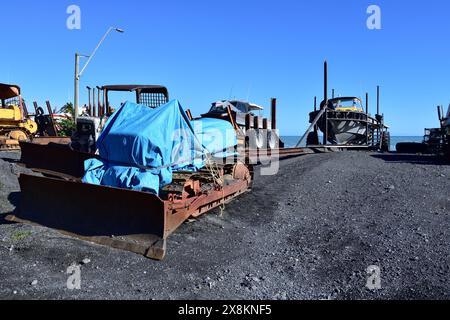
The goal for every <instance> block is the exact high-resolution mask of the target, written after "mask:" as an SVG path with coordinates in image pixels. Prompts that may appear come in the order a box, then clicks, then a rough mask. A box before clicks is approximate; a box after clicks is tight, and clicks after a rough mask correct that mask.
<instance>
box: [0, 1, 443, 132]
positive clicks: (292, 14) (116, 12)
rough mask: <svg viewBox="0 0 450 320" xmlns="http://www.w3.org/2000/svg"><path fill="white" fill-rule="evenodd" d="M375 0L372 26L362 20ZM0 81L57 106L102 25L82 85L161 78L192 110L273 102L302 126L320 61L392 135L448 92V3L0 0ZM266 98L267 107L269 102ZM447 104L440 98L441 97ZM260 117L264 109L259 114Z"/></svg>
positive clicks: (289, 124) (286, 127)
mask: <svg viewBox="0 0 450 320" xmlns="http://www.w3.org/2000/svg"><path fill="white" fill-rule="evenodd" d="M71 4H76V5H79V6H80V8H81V13H82V16H81V30H68V29H67V28H66V20H67V18H68V14H66V9H67V7H68V6H69V5H71ZM371 4H376V5H379V6H380V8H381V10H382V16H381V18H382V30H369V29H367V27H366V20H367V18H368V16H369V15H368V14H367V13H366V10H367V7H368V6H369V5H371ZM1 10H2V13H3V15H5V14H6V16H8V17H15V18H14V19H13V22H11V23H2V27H1V30H2V32H1V34H2V42H3V45H2V50H0V82H10V83H17V84H19V85H21V87H22V90H23V96H24V97H25V99H27V100H29V101H33V100H37V101H39V102H40V104H44V101H45V100H50V101H51V102H52V104H53V105H55V106H61V105H62V104H64V103H65V102H66V101H71V100H72V99H73V73H74V53H75V52H80V53H85V54H89V53H90V52H91V51H92V49H93V48H94V47H95V45H96V44H97V42H98V40H99V39H100V38H101V36H102V35H103V34H104V32H105V31H106V30H107V29H108V27H110V26H117V27H120V28H123V29H125V33H124V34H111V35H110V37H109V38H108V39H107V40H106V41H105V43H104V44H103V46H102V47H101V48H100V50H99V51H98V53H97V55H96V57H95V58H94V59H93V61H92V63H91V64H90V65H89V67H88V68H87V69H86V72H85V74H84V76H83V78H82V80H81V84H80V87H81V90H80V91H81V94H82V96H81V102H86V101H87V97H86V96H87V93H86V90H85V89H84V88H85V86H86V85H91V86H93V85H104V84H116V83H141V84H162V85H165V86H167V87H168V88H169V91H170V93H171V97H172V98H177V99H179V100H180V102H181V103H182V105H183V106H184V107H185V108H190V109H191V110H192V111H193V113H194V114H195V115H199V114H200V113H202V112H205V111H207V110H208V109H209V107H210V103H211V102H213V101H215V100H219V99H227V98H238V99H247V98H248V99H249V100H250V101H252V102H254V103H258V104H261V105H263V106H267V107H268V105H269V101H270V98H271V97H277V98H278V101H279V111H278V118H279V127H280V130H281V133H282V134H283V135H300V134H301V133H303V131H304V130H305V129H306V127H307V121H308V113H309V112H310V111H311V109H312V106H313V97H314V96H315V95H317V96H319V97H322V91H323V90H322V64H323V60H325V59H327V60H328V61H329V68H330V69H329V72H330V84H329V85H330V88H336V92H337V94H340V95H357V96H363V95H364V94H365V92H366V91H368V92H369V93H370V95H371V97H372V104H371V105H372V111H374V107H375V104H374V102H375V100H374V98H375V92H376V86H377V85H380V86H381V88H382V111H383V112H384V113H385V115H386V120H387V122H388V124H390V125H391V127H392V133H393V134H394V135H422V134H423V129H424V128H425V127H435V126H436V125H437V116H436V111H435V106H436V105H438V104H444V105H445V106H447V105H448V103H449V102H450V85H449V82H450V61H449V52H450V41H449V40H448V35H449V34H450V33H449V31H450V19H449V16H450V2H448V1H446V0H442V1H438V0H428V1H404V0H395V1H392V0H391V1H380V0H373V1H364V0H346V1H345V0H342V1H332V0H315V1H300V0H295V1H294V0H292V1H288V0H278V1H275V2H274V1H265V0H240V1H238V0H227V1H214V0H209V1H195V0H191V1H181V0H178V1H174V0H165V1H152V0H147V1H144V0H130V1H120V2H119V1H112V0H111V1H101V0H99V1H95V2H94V1H84V0H72V1H65V0H59V1H54V0H44V1H43V0H41V1H23V0H16V1H7V2H6V1H2V4H1ZM268 109H269V108H267V111H268ZM445 109H447V107H445ZM267 115H268V112H267Z"/></svg>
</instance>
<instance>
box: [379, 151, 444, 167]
mask: <svg viewBox="0 0 450 320" xmlns="http://www.w3.org/2000/svg"><path fill="white" fill-rule="evenodd" d="M372 157H374V158H377V159H381V160H384V161H386V162H391V163H410V164H422V165H450V163H449V162H446V161H445V160H443V159H440V158H438V157H436V156H430V155H417V154H397V153H389V154H374V155H372Z"/></svg>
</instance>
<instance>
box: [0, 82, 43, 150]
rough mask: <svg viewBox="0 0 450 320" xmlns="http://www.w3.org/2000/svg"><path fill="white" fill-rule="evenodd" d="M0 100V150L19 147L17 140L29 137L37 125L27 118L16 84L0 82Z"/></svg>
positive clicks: (34, 131)
mask: <svg viewBox="0 0 450 320" xmlns="http://www.w3.org/2000/svg"><path fill="white" fill-rule="evenodd" d="M0 102H1V103H0V150H16V149H20V147H19V141H23V140H27V139H29V138H31V137H32V135H33V134H35V133H36V131H37V128H38V126H37V124H36V122H34V121H32V120H30V119H29V118H28V112H27V110H26V106H25V104H24V101H23V99H22V97H21V95H20V88H19V87H18V86H16V85H10V84H3V83H0Z"/></svg>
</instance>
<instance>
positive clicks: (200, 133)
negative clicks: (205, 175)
mask: <svg viewBox="0 0 450 320" xmlns="http://www.w3.org/2000/svg"><path fill="white" fill-rule="evenodd" d="M236 145H237V139H236V134H235V132H234V130H233V127H232V126H231V124H230V123H229V122H227V121H224V120H220V119H209V118H201V119H198V120H194V121H192V122H191V121H190V120H189V119H188V117H187V115H186V114H185V112H184V110H183V108H182V107H181V105H180V103H179V102H178V101H177V100H172V101H170V102H169V103H167V104H165V105H162V106H160V107H158V108H149V107H147V106H144V105H139V104H135V103H132V102H126V103H125V104H124V105H123V106H122V107H121V108H120V109H119V110H118V111H117V112H115V113H114V114H113V115H112V117H111V118H110V119H109V120H108V122H107V123H106V126H105V128H104V130H103V132H102V134H101V135H100V137H99V139H98V141H97V147H98V150H99V156H100V159H98V158H94V159H90V160H87V161H86V163H85V166H86V174H85V176H84V177H83V182H85V183H90V184H96V185H105V186H110V187H119V188H124V189H132V190H138V191H148V192H152V193H155V194H159V193H160V190H161V188H163V187H164V186H166V185H168V184H170V183H171V182H172V173H173V172H174V171H192V172H196V171H198V170H199V169H201V168H203V167H204V166H205V162H206V160H207V157H208V156H210V157H220V158H225V157H228V156H232V155H234V154H233V153H230V152H228V151H227V150H230V148H233V147H235V146H236Z"/></svg>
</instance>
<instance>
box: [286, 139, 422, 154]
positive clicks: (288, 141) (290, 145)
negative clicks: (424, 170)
mask: <svg viewBox="0 0 450 320" xmlns="http://www.w3.org/2000/svg"><path fill="white" fill-rule="evenodd" d="M300 138H301V137H297V136H283V137H281V140H282V141H283V142H284V144H285V147H287V148H293V147H295V146H296V144H297V143H298V141H299V140H300ZM422 141H423V136H392V137H391V151H395V146H396V145H397V143H399V142H422ZM304 146H305V143H304V144H303V145H301V147H304Z"/></svg>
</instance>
